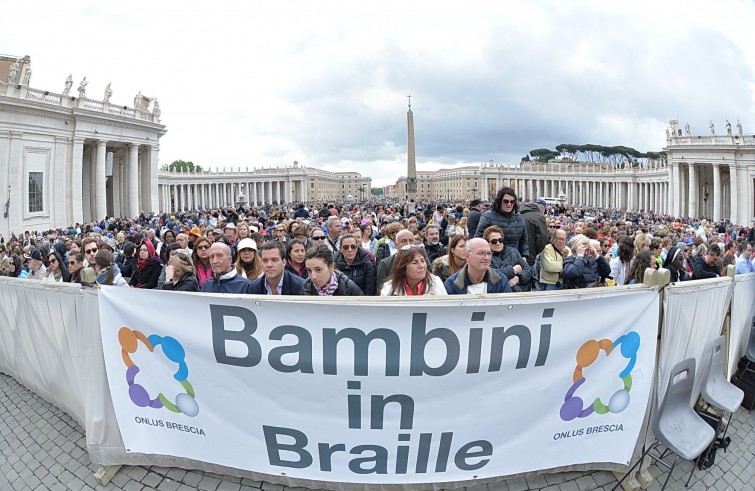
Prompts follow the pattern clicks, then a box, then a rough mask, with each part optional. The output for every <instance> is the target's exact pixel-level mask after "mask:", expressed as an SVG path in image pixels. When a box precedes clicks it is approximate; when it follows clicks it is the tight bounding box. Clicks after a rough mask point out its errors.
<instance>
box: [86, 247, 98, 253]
mask: <svg viewBox="0 0 755 491" xmlns="http://www.w3.org/2000/svg"><path fill="white" fill-rule="evenodd" d="M84 252H86V253H87V254H95V253H96V252H97V249H96V248H95V249H87V250H86V251H84Z"/></svg>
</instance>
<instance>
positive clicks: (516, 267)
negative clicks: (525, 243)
mask: <svg viewBox="0 0 755 491" xmlns="http://www.w3.org/2000/svg"><path fill="white" fill-rule="evenodd" d="M482 237H483V239H485V240H487V241H488V244H490V251H491V252H492V253H493V257H492V258H491V261H490V268H491V269H495V270H497V271H498V272H499V273H500V274H502V275H503V276H505V277H506V278H508V279H509V286H510V287H511V290H512V291H515V292H526V291H529V289H530V282H531V281H532V274H533V271H532V267H531V266H530V265H529V264H528V263H527V261H525V260H524V258H522V256H520V255H519V252H517V250H516V249H514V248H513V247H507V246H506V245H505V244H504V240H503V232H502V231H501V229H500V228H499V227H498V225H493V226H491V227H488V228H487V229H486V230H485V233H484V234H483V236H482Z"/></svg>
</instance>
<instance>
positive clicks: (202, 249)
mask: <svg viewBox="0 0 755 491" xmlns="http://www.w3.org/2000/svg"><path fill="white" fill-rule="evenodd" d="M209 248H210V246H208V245H207V244H202V245H199V246H197V250H198V251H206V250H207V249H209Z"/></svg>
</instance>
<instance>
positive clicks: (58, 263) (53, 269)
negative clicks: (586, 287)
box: [45, 249, 71, 283]
mask: <svg viewBox="0 0 755 491" xmlns="http://www.w3.org/2000/svg"><path fill="white" fill-rule="evenodd" d="M47 260H48V263H49V264H48V266H47V269H46V270H45V281H51V282H57V283H68V282H69V281H70V280H71V275H70V274H69V273H68V266H67V265H66V264H65V263H64V262H63V258H62V257H61V255H60V254H59V253H58V251H56V250H55V249H53V250H52V251H50V253H49V254H48V255H47Z"/></svg>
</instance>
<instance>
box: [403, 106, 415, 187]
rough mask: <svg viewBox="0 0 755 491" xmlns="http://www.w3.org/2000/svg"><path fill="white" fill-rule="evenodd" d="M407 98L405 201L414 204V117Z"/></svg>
mask: <svg viewBox="0 0 755 491" xmlns="http://www.w3.org/2000/svg"><path fill="white" fill-rule="evenodd" d="M407 97H408V98H409V110H408V111H407V112H406V124H407V131H408V142H407V147H408V148H407V152H406V167H407V169H406V199H407V201H410V202H414V201H415V199H416V197H417V162H416V160H415V156H414V115H413V114H412V96H407Z"/></svg>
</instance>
